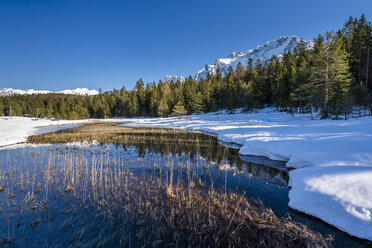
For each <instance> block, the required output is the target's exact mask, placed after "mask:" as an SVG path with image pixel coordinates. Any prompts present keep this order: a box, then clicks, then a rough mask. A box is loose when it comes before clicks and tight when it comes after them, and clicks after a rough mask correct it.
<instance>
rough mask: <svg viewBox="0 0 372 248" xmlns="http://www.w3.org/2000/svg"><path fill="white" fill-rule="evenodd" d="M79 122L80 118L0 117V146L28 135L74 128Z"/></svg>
mask: <svg viewBox="0 0 372 248" xmlns="http://www.w3.org/2000/svg"><path fill="white" fill-rule="evenodd" d="M85 121H87V120H85ZM81 122H82V121H81V120H78V121H76V120H75V121H69V120H59V121H52V120H50V119H38V120H36V119H32V118H26V117H12V118H10V117H0V146H6V145H11V144H16V143H20V142H25V141H26V140H27V137H28V136H30V135H35V134H42V133H48V132H56V131H59V130H62V129H66V128H74V127H77V126H78V124H77V123H81Z"/></svg>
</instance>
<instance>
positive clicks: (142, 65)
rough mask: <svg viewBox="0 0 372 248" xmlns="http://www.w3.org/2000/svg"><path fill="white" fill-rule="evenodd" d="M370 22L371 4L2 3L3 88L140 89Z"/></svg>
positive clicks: (328, 0)
mask: <svg viewBox="0 0 372 248" xmlns="http://www.w3.org/2000/svg"><path fill="white" fill-rule="evenodd" d="M362 13H364V14H365V15H366V16H367V18H368V19H369V20H370V21H371V20H372V1H371V0H353V1H350V0H337V1H336V0H322V1H318V0H313V1H298V0H297V1H286V0H283V1H277V0H271V1H269V0H262V1H248V0H238V1H235V0H230V1H220V0H214V1H209V0H199V1H193V0H191V1H186V0H185V1H179V0H164V1H157V0H152V1H150V0H149V1H144V0H142V1H141V0H138V1H124V0H122V1H109V0H106V1H104V0H101V1H96V0H87V1H81V0H66V1H64V0H54V1H51V0H50V1H47V0H38V1H36V0H35V1H31V0H28V1H26V0H24V1H18V0H0V88H5V87H9V88H20V89H29V88H34V89H47V90H63V89H67V88H77V87H87V88H90V89H98V88H101V89H102V90H104V91H105V90H111V89H112V88H121V87H122V86H125V87H126V88H127V89H132V88H133V86H134V84H135V82H136V81H137V80H138V79H139V78H140V77H142V78H143V80H144V81H145V82H152V81H157V80H159V79H161V78H163V77H164V76H165V75H168V74H170V75H183V76H187V75H190V74H191V75H192V76H194V75H195V73H196V71H198V70H199V69H201V68H202V67H203V66H204V65H205V64H206V63H212V62H213V61H214V60H215V59H216V58H218V57H225V56H227V55H228V54H230V53H231V52H232V51H246V50H248V49H252V48H255V47H256V46H257V45H260V44H264V43H265V42H266V41H270V40H273V39H277V38H279V37H280V36H282V35H296V36H299V37H303V38H304V39H313V38H314V37H315V36H317V35H318V34H319V33H323V32H325V31H326V30H330V29H338V28H340V27H342V25H343V24H344V22H345V21H346V20H347V18H348V17H349V16H356V17H359V16H360V15H361V14H362Z"/></svg>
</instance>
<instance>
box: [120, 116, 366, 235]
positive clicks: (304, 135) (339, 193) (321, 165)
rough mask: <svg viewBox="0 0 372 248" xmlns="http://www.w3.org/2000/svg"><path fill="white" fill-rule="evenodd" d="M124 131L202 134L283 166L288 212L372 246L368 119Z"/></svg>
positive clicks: (278, 119)
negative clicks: (286, 175)
mask: <svg viewBox="0 0 372 248" xmlns="http://www.w3.org/2000/svg"><path fill="white" fill-rule="evenodd" d="M127 121H130V122H129V123H126V124H125V125H126V126H133V127H167V128H180V129H185V130H193V131H203V132H207V133H211V134H214V135H216V136H217V137H218V139H220V140H222V141H224V142H234V143H238V144H240V145H242V147H241V148H240V153H241V154H243V155H258V156H267V157H269V158H271V159H274V160H282V161H287V166H288V167H293V168H298V169H295V170H292V171H291V172H290V186H291V187H292V188H291V190H290V193H289V198H290V202H289V205H290V207H292V208H294V209H297V210H299V211H302V212H305V213H307V214H310V215H313V216H316V217H318V218H320V219H322V220H324V221H326V222H328V223H329V224H332V225H334V226H336V227H338V228H339V229H341V230H343V231H345V232H347V233H349V234H351V235H354V236H356V237H359V238H364V239H369V240H372V117H371V116H367V117H363V118H359V119H350V120H346V121H345V120H338V121H335V120H311V118H310V116H309V115H294V116H291V115H289V114H287V113H281V112H276V111H274V110H272V109H265V110H263V111H260V112H258V113H252V114H233V115H229V114H219V115H218V114H203V115H194V116H191V117H184V118H182V119H178V118H176V117H173V118H148V119H132V120H127Z"/></svg>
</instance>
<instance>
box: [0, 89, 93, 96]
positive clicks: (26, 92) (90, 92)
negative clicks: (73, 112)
mask: <svg viewBox="0 0 372 248" xmlns="http://www.w3.org/2000/svg"><path fill="white" fill-rule="evenodd" d="M48 93H59V94H66V95H89V96H94V95H98V91H97V90H89V89H87V88H77V89H74V90H62V91H55V92H53V91H48V90H34V89H29V90H20V89H12V88H3V89H1V90H0V96H13V95H32V94H48Z"/></svg>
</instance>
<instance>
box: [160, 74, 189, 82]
mask: <svg viewBox="0 0 372 248" xmlns="http://www.w3.org/2000/svg"><path fill="white" fill-rule="evenodd" d="M178 80H179V81H181V82H185V77H182V76H174V75H166V76H165V77H164V79H163V81H167V82H171V81H174V82H176V81H178Z"/></svg>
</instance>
